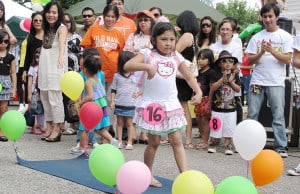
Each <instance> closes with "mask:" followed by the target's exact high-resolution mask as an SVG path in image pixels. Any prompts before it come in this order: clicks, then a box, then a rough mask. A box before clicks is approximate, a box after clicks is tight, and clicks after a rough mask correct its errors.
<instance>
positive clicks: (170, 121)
mask: <svg viewBox="0 0 300 194" xmlns="http://www.w3.org/2000/svg"><path fill="white" fill-rule="evenodd" d="M134 122H135V123H136V127H137V128H138V129H140V130H141V131H144V132H147V133H150V134H156V135H161V134H168V133H172V132H175V131H178V130H185V128H186V125H187V122H186V119H185V116H184V112H183V109H182V108H180V109H176V110H173V111H168V112H165V117H164V119H163V120H162V121H161V122H160V123H158V124H149V123H148V122H147V121H146V120H145V119H144V108H137V109H136V111H135V116H134Z"/></svg>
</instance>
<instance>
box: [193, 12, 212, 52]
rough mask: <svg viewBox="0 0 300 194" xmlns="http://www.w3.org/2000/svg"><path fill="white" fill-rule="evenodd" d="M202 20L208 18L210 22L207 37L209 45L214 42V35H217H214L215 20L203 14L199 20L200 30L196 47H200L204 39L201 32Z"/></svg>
mask: <svg viewBox="0 0 300 194" xmlns="http://www.w3.org/2000/svg"><path fill="white" fill-rule="evenodd" d="M204 20H209V21H210V23H211V32H210V34H209V37H208V39H209V45H210V44H212V43H215V42H216V37H217V35H216V33H217V32H216V22H215V20H214V19H213V18H212V17H210V16H204V17H203V18H202V19H201V21H200V31H199V35H198V42H197V44H198V47H202V45H203V42H204V39H205V38H206V35H205V34H204V33H203V31H202V28H201V24H202V22H203V21H204Z"/></svg>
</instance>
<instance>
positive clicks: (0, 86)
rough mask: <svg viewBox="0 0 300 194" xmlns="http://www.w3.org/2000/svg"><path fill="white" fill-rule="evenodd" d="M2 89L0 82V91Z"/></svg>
mask: <svg viewBox="0 0 300 194" xmlns="http://www.w3.org/2000/svg"><path fill="white" fill-rule="evenodd" d="M1 91H2V84H0V92H1Z"/></svg>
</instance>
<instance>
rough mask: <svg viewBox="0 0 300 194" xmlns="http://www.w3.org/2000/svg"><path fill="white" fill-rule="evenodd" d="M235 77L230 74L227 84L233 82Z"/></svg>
mask: <svg viewBox="0 0 300 194" xmlns="http://www.w3.org/2000/svg"><path fill="white" fill-rule="evenodd" d="M235 75H236V74H235V73H232V74H231V75H230V77H229V80H228V82H229V83H232V82H234V78H235Z"/></svg>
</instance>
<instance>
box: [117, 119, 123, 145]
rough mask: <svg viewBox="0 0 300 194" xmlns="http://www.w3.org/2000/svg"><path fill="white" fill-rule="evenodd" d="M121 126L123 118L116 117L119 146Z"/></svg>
mask: <svg viewBox="0 0 300 194" xmlns="http://www.w3.org/2000/svg"><path fill="white" fill-rule="evenodd" d="M123 125H124V120H123V116H117V138H118V140H119V142H120V144H122V132H123Z"/></svg>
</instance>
